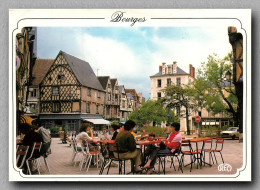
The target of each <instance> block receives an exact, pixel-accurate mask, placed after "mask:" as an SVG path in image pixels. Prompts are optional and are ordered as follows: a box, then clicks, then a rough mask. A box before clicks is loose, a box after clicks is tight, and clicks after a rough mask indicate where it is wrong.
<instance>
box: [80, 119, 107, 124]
mask: <svg viewBox="0 0 260 190" xmlns="http://www.w3.org/2000/svg"><path fill="white" fill-rule="evenodd" d="M84 120H85V121H88V122H90V123H93V124H95V125H102V124H104V125H109V124H110V121H108V120H105V119H84Z"/></svg>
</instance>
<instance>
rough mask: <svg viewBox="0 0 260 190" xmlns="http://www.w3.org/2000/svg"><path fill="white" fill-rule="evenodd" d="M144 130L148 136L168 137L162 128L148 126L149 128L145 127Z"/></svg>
mask: <svg viewBox="0 0 260 190" xmlns="http://www.w3.org/2000/svg"><path fill="white" fill-rule="evenodd" d="M142 129H144V130H145V131H146V134H150V133H153V134H155V137H164V136H165V135H166V133H165V132H164V128H162V127H157V126H147V127H143V128H142Z"/></svg>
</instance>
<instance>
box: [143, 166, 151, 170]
mask: <svg viewBox="0 0 260 190" xmlns="http://www.w3.org/2000/svg"><path fill="white" fill-rule="evenodd" d="M149 168H150V166H143V167H142V169H143V170H144V169H149Z"/></svg>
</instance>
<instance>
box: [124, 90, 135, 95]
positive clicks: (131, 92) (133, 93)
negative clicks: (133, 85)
mask: <svg viewBox="0 0 260 190" xmlns="http://www.w3.org/2000/svg"><path fill="white" fill-rule="evenodd" d="M125 92H126V93H130V94H132V96H137V93H136V91H135V89H125Z"/></svg>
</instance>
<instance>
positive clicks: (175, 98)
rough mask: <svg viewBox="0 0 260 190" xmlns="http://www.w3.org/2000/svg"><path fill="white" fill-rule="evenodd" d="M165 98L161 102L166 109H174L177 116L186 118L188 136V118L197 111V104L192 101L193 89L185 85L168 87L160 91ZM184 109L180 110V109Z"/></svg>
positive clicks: (189, 85)
mask: <svg viewBox="0 0 260 190" xmlns="http://www.w3.org/2000/svg"><path fill="white" fill-rule="evenodd" d="M162 91H163V92H164V94H165V97H163V98H161V102H162V103H163V104H165V105H166V108H168V109H176V110H179V111H177V114H178V116H180V117H185V118H186V126H187V134H188V135H189V134H190V126H189V116H190V115H191V114H192V113H193V112H194V111H195V110H197V107H198V104H197V102H196V100H195V99H194V88H193V86H192V85H191V84H187V85H184V84H183V85H175V84H173V85H170V86H167V87H165V88H164V89H163V90H162ZM182 107H184V108H185V109H184V110H182V109H181V108H182Z"/></svg>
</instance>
